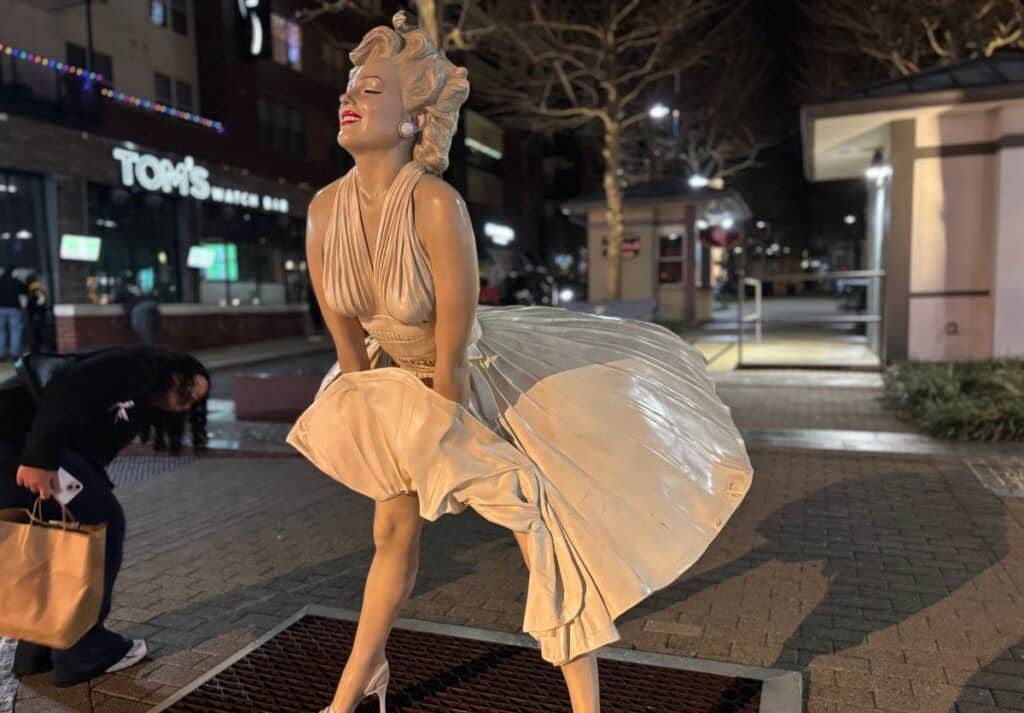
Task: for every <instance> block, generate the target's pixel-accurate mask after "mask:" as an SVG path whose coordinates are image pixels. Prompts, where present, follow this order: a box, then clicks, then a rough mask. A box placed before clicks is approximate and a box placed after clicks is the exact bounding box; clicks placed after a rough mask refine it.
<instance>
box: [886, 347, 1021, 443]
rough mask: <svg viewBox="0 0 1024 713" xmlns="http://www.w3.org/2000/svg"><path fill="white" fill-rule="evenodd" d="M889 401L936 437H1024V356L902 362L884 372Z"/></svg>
mask: <svg viewBox="0 0 1024 713" xmlns="http://www.w3.org/2000/svg"><path fill="white" fill-rule="evenodd" d="M885 391H886V400H887V402H888V403H889V405H890V406H891V407H893V408H894V409H895V411H896V413H897V415H899V416H900V417H901V418H903V419H905V420H908V421H910V422H911V423H913V424H914V425H916V426H918V427H919V428H921V429H922V430H923V431H925V432H926V433H929V434H931V435H933V436H936V437H938V438H950V439H961V440H971V441H1012V440H1022V439H1024V361H1020V360H994V361H973V362H956V363H948V362H938V363H933V362H904V363H901V364H897V365H894V366H892V367H890V368H889V369H888V370H887V371H886V373H885Z"/></svg>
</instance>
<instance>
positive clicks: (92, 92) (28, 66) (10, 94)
mask: <svg viewBox="0 0 1024 713" xmlns="http://www.w3.org/2000/svg"><path fill="white" fill-rule="evenodd" d="M103 86H104V85H103V84H101V83H100V82H98V81H95V80H92V81H91V80H88V79H83V78H82V77H80V76H77V75H73V74H67V73H65V72H62V71H60V70H57V69H54V68H52V67H48V66H45V65H40V64H33V63H31V62H24V61H20V60H17V59H15V58H14V57H12V56H10V55H7V54H2V53H0V111H4V112H7V113H9V114H15V115H19V116H27V117H31V118H33V119H39V120H42V121H48V122H52V123H55V124H62V125H64V126H72V127H75V128H86V127H90V126H96V125H97V124H100V123H101V122H102V121H103V98H102V97H101V96H100V89H101V88H102V87H103Z"/></svg>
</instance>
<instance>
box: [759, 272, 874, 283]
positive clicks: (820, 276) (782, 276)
mask: <svg viewBox="0 0 1024 713" xmlns="http://www.w3.org/2000/svg"><path fill="white" fill-rule="evenodd" d="M848 277H851V278H861V277H866V278H869V279H876V278H881V277H885V270H848V271H846V272H782V273H779V274H778V275H762V276H761V278H760V279H761V281H762V282H763V281H766V280H803V281H804V282H817V281H821V280H841V279H843V278H848Z"/></svg>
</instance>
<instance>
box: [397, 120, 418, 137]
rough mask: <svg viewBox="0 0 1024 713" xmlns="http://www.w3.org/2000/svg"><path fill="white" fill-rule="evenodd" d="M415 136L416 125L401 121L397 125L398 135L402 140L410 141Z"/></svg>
mask: <svg viewBox="0 0 1024 713" xmlns="http://www.w3.org/2000/svg"><path fill="white" fill-rule="evenodd" d="M415 134H416V124H414V123H412V122H411V121H403V122H402V123H401V124H399V125H398V135H399V136H401V137H402V138H403V139H411V138H412V137H413V136H414V135H415Z"/></svg>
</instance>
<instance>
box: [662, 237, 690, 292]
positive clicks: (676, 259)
mask: <svg viewBox="0 0 1024 713" xmlns="http://www.w3.org/2000/svg"><path fill="white" fill-rule="evenodd" d="M671 235H678V236H679V238H678V240H679V254H678V255H665V254H663V252H662V247H661V245H662V243H661V241H662V240H663V239H669V236H671ZM654 239H655V240H656V241H657V247H656V249H657V251H658V261H657V264H656V268H657V273H658V275H657V277H658V287H662V286H668V287H672V286H677V285H682V284H683V283H684V282H685V281H686V228H685V227H684V226H682V225H659V226H658V229H657V230H656V231H655V236H654ZM666 264H671V265H679V280H677V281H671V282H669V281H662V279H661V268H662V265H666Z"/></svg>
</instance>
